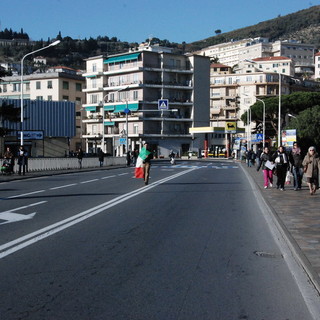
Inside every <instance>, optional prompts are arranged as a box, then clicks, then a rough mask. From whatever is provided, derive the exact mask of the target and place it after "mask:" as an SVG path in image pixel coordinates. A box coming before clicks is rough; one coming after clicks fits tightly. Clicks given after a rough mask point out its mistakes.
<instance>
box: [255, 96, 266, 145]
mask: <svg viewBox="0 0 320 320" xmlns="http://www.w3.org/2000/svg"><path fill="white" fill-rule="evenodd" d="M256 99H257V100H258V101H260V102H262V104H263V117H262V136H263V149H264V148H265V146H266V104H265V102H264V101H263V100H261V99H259V98H257V97H256Z"/></svg>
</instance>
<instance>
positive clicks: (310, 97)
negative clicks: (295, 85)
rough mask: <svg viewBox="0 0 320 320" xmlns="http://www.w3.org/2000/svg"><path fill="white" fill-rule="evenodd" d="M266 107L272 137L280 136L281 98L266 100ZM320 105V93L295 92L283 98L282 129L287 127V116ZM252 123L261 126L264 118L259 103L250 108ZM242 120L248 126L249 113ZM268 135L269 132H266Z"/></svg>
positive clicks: (267, 122) (267, 124) (267, 125)
mask: <svg viewBox="0 0 320 320" xmlns="http://www.w3.org/2000/svg"><path fill="white" fill-rule="evenodd" d="M264 102H265V105H266V128H267V129H268V127H269V130H268V133H269V135H270V136H277V135H278V116H279V97H270V98H266V99H264ZM317 105H320V92H295V93H292V94H289V95H283V96H282V97H281V119H282V122H281V128H284V126H285V118H286V117H285V115H287V114H288V113H291V114H293V115H296V114H299V113H300V112H302V111H304V110H306V109H309V108H312V107H314V106H317ZM250 110H251V121H254V122H256V124H259V123H261V122H262V118H263V108H262V103H261V102H260V101H257V102H256V103H255V104H253V105H252V106H251V107H250ZM241 120H242V121H243V122H244V123H245V124H247V111H246V112H245V113H244V114H243V115H242V116H241ZM266 135H267V132H266Z"/></svg>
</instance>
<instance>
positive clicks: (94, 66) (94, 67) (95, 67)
mask: <svg viewBox="0 0 320 320" xmlns="http://www.w3.org/2000/svg"><path fill="white" fill-rule="evenodd" d="M96 71H97V64H96V63H93V64H92V72H96Z"/></svg>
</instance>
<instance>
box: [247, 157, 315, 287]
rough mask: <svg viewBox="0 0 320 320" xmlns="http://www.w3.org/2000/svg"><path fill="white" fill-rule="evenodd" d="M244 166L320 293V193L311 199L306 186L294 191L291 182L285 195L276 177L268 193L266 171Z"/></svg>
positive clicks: (286, 188)
mask: <svg viewBox="0 0 320 320" xmlns="http://www.w3.org/2000/svg"><path fill="white" fill-rule="evenodd" d="M241 165H242V166H243V168H244V169H245V171H246V172H247V173H248V174H249V175H250V176H251V177H252V179H253V180H254V182H255V183H256V185H257V186H258V188H260V191H261V193H262V195H263V198H264V200H265V201H266V203H267V204H268V206H269V207H270V209H271V211H272V212H273V214H274V217H275V219H276V220H277V222H278V224H279V225H280V227H281V228H282V230H283V233H284V235H285V237H286V238H287V241H289V242H290V245H291V248H292V249H293V251H294V253H295V255H296V258H297V260H298V261H299V263H300V264H301V265H302V266H303V268H304V269H305V271H306V272H307V274H308V276H309V277H310V280H311V281H312V282H313V284H314V286H315V287H316V289H317V290H318V291H319V292H320V210H319V208H320V190H317V192H316V194H314V195H310V193H309V188H308V186H307V184H306V183H305V182H303V185H302V188H301V190H300V191H294V190H293V184H292V182H293V181H291V183H290V184H289V185H286V186H285V190H284V191H281V190H280V189H277V188H276V181H277V177H275V176H274V177H273V178H274V183H273V188H268V189H264V185H263V173H262V170H260V171H257V170H256V166H254V167H250V168H249V167H248V166H247V165H246V164H245V163H244V162H243V163H241Z"/></svg>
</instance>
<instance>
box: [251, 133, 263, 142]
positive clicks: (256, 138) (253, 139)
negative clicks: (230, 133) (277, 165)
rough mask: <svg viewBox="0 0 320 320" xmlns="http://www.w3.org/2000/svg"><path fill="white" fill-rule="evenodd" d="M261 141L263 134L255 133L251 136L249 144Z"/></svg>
mask: <svg viewBox="0 0 320 320" xmlns="http://www.w3.org/2000/svg"><path fill="white" fill-rule="evenodd" d="M261 141H263V133H256V134H253V135H251V142H261Z"/></svg>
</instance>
